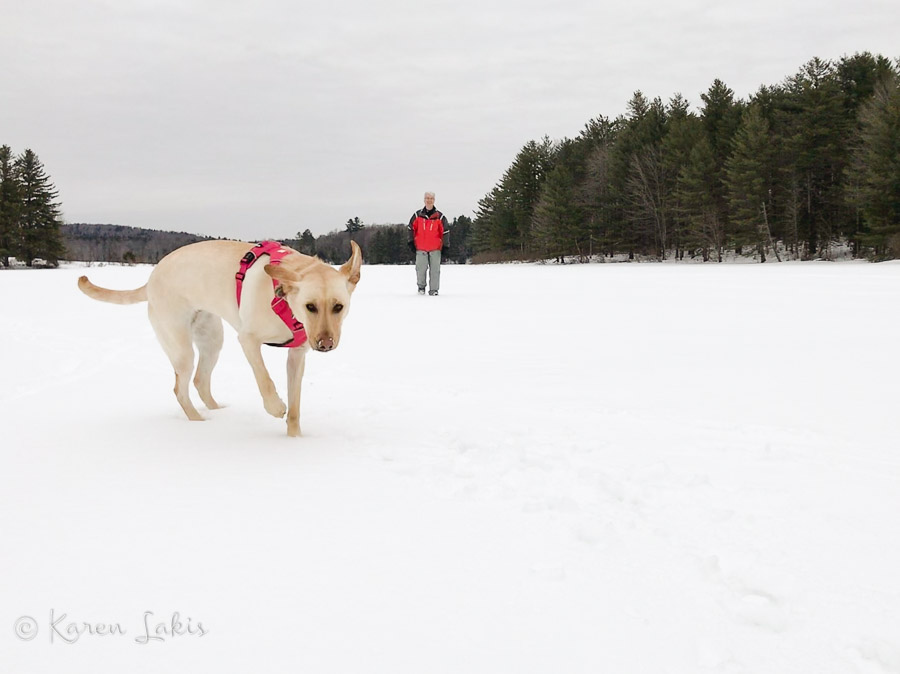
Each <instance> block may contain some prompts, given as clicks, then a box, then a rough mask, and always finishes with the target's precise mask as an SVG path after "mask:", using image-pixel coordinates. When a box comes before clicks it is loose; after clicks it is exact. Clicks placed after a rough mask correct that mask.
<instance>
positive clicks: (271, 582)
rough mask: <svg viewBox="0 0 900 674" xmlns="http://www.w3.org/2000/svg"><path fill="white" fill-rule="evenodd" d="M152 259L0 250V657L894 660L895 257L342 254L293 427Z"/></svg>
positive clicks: (89, 661)
mask: <svg viewBox="0 0 900 674" xmlns="http://www.w3.org/2000/svg"><path fill="white" fill-rule="evenodd" d="M149 271H150V268H149V267H141V266H138V267H133V268H128V267H92V268H90V269H88V270H85V269H83V268H80V267H69V268H64V269H60V270H56V271H49V270H46V271H8V272H0V307H2V318H0V325H2V330H0V354H2V368H0V372H2V378H3V385H2V387H0V415H2V437H0V443H2V444H0V518H2V519H0V577H2V579H3V581H2V584H0V671H2V672H10V673H13V672H16V673H19V674H25V673H28V674H31V673H40V674H44V673H47V674H50V673H54V674H56V673H60V672H67V673H84V674H97V673H106V672H109V673H116V674H119V673H122V672H128V673H129V674H137V673H142V672H148V673H149V672H154V673H156V672H166V673H167V674H177V673H181V672H184V673H188V672H190V673H197V672H204V673H220V672H240V673H247V672H301V673H305V672H309V673H314V674H318V673H342V674H343V673H347V674H359V673H369V672H385V673H390V674H397V673H401V672H402V673H407V672H408V673H411V674H413V673H414V674H422V673H428V674H437V673H444V672H461V673H467V674H468V673H473V672H478V673H482V672H483V673H488V674H501V673H506V672H510V673H516V674H518V673H529V672H534V673H551V672H552V673H557V672H558V673H566V674H569V673H581V672H585V673H587V672H591V673H598V672H609V673H611V674H620V673H621V674H634V673H645V672H646V673H648V674H660V673H663V672H678V673H684V674H697V673H703V672H728V673H741V672H746V673H771V674H787V673H797V674H811V673H815V674H828V673H834V674H847V673H852V672H861V673H870V672H872V673H881V672H900V572H898V569H900V451H898V450H900V434H898V421H897V419H898V409H900V385H898V382H900V311H898V309H900V264H896V263H885V264H878V265H874V264H865V263H837V264H829V263H803V264H789V263H786V264H777V263H776V264H765V265H678V264H641V265H637V264H634V265H627V264H621V265H613V264H605V265H601V264H595V265H583V266H577V265H574V266H565V267H558V266H549V265H548V266H540V265H511V266H484V267H472V266H467V267H452V266H451V267H444V270H443V287H442V295H441V296H440V297H438V298H431V297H419V296H417V295H416V294H415V282H414V271H413V269H412V268H411V267H364V269H363V275H362V280H361V282H360V285H359V289H358V290H357V292H356V294H355V296H354V300H353V307H352V310H351V313H350V316H349V317H348V318H347V321H346V323H345V326H344V335H343V340H342V342H341V345H340V347H339V348H338V349H337V350H336V351H335V352H334V353H330V354H316V353H314V354H311V355H310V357H309V359H308V361H307V362H308V365H307V371H306V378H305V380H304V398H303V406H302V410H301V425H302V428H303V432H304V437H302V438H298V439H292V438H288V437H286V435H285V424H284V422H283V421H280V420H276V419H273V418H272V417H270V416H268V415H267V414H266V412H265V411H264V409H263V406H262V401H261V399H260V397H259V394H258V392H257V391H256V387H255V385H254V382H253V377H252V375H251V372H250V368H249V365H247V363H246V361H245V360H244V358H243V356H242V354H241V353H240V348H239V346H238V344H237V341H236V339H234V336H233V332H232V331H231V330H230V328H228V327H227V326H226V344H225V349H224V351H223V354H222V358H221V360H220V362H219V366H218V368H217V370H216V372H215V373H214V375H213V392H214V395H215V396H216V397H217V398H218V400H219V401H220V402H221V403H223V404H225V405H227V407H226V408H225V409H222V410H217V411H214V412H208V411H205V408H200V409H201V410H203V411H204V413H205V414H206V415H207V417H208V420H207V421H205V422H203V423H191V422H188V421H187V420H186V419H185V418H184V416H183V414H182V412H181V409H180V408H179V406H178V404H177V403H176V401H175V397H174V396H173V395H172V392H171V389H172V385H173V377H172V374H171V369H170V366H169V363H168V361H167V360H166V358H165V356H164V355H163V353H162V351H161V350H160V348H159V347H158V345H157V344H156V341H155V338H154V336H153V333H152V330H151V328H150V325H149V323H148V322H147V319H146V316H145V313H146V310H145V305H135V306H127V307H120V306H113V305H109V304H101V303H98V302H94V301H92V300H89V299H88V298H86V297H85V296H83V295H81V293H79V292H78V290H77V288H76V284H75V281H76V278H77V277H78V276H79V275H80V274H82V273H85V272H86V273H87V274H88V275H89V276H90V278H91V280H92V281H94V282H95V283H97V284H99V285H102V286H106V287H115V288H132V287H137V286H139V285H141V284H143V283H144V281H145V280H146V278H147V276H148V274H149ZM265 355H266V359H267V362H268V363H269V367H270V370H271V372H272V373H273V377H274V378H275V381H276V384H278V386H279V390H280V392H282V393H283V392H284V380H285V377H284V374H283V363H284V357H285V354H284V352H283V351H281V350H277V349H267V350H266V352H265ZM194 400H195V402H196V403H197V404H198V405H199V398H197V397H196V395H195V397H194ZM176 614H177V615H176ZM173 619H174V621H175V623H176V624H175V627H174V630H173V627H172V622H173ZM85 623H87V624H88V625H89V626H90V629H88V627H87V626H86V625H85ZM159 624H163V625H164V627H163V628H158V627H157V625H159ZM148 627H149V631H150V634H149V636H151V637H161V639H156V638H153V639H150V640H149V642H148V643H141V642H142V641H146V640H147V639H146V637H147V636H148V634H147V630H148ZM110 632H111V633H110ZM173 632H174V634H173ZM201 634H202V636H201ZM29 637H33V638H30V640H29V639H28V638H29ZM67 641H74V643H67Z"/></svg>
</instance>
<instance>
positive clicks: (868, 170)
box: [850, 75, 900, 257]
mask: <svg viewBox="0 0 900 674" xmlns="http://www.w3.org/2000/svg"><path fill="white" fill-rule="evenodd" d="M850 171H851V173H853V174H855V176H856V178H857V180H858V183H859V193H858V199H859V200H860V202H861V203H862V210H863V213H864V215H865V220H866V223H867V225H868V232H867V234H866V235H865V236H864V237H863V240H864V242H865V243H866V244H867V245H871V246H874V247H875V248H876V252H878V253H885V252H887V253H890V254H891V256H892V257H900V236H898V235H900V77H898V76H896V75H893V76H890V77H888V78H886V79H885V80H883V81H882V82H881V83H880V84H879V85H878V86H877V87H876V89H875V93H874V95H873V96H872V98H871V99H870V100H869V101H868V102H867V103H865V104H864V105H863V107H862V109H861V110H860V131H859V134H858V141H857V144H856V147H855V149H854V153H853V163H852V166H851V168H850ZM887 246H890V250H889V251H888V250H887V249H886V248H887Z"/></svg>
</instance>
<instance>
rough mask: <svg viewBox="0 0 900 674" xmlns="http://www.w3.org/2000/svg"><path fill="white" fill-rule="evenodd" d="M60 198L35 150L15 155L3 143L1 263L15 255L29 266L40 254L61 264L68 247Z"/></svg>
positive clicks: (0, 165) (0, 156)
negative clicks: (65, 244) (65, 239)
mask: <svg viewBox="0 0 900 674" xmlns="http://www.w3.org/2000/svg"><path fill="white" fill-rule="evenodd" d="M58 198H59V193H58V192H57V190H56V187H54V185H53V183H52V182H50V176H48V175H47V172H46V171H45V169H44V166H43V164H41V161H40V159H38V156H37V155H36V154H35V153H34V152H33V151H31V150H25V151H24V152H23V153H22V154H20V155H18V156H15V155H14V154H13V152H12V149H11V148H10V147H9V145H3V146H0V264H2V265H3V266H4V267H9V265H10V258H11V257H15V258H16V259H17V260H21V261H24V262H25V264H27V265H28V266H31V264H32V262H33V261H34V260H35V259H36V258H40V259H42V260H45V261H46V262H47V263H48V264H51V265H54V266H55V265H57V264H59V260H60V258H62V257H63V255H64V254H65V247H64V246H63V241H62V236H61V234H60V225H61V224H62V221H61V217H60V204H59V202H58Z"/></svg>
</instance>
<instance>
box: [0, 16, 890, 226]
mask: <svg viewBox="0 0 900 674" xmlns="http://www.w3.org/2000/svg"><path fill="white" fill-rule="evenodd" d="M898 36H900V2H898V1H897V0H859V1H858V2H848V1H847V0H841V1H838V0H817V1H816V2H811V1H808V0H800V1H799V2H798V1H796V0H756V1H755V2H750V1H749V0H741V1H740V2H733V1H731V0H718V1H707V0H686V1H682V2H671V1H668V2H662V1H660V0H625V1H623V2H618V3H611V2H598V1H597V0H591V1H588V0H584V1H582V0H551V1H545V2H535V1H531V0H526V1H515V0H500V1H496V2H492V1H491V0H478V1H475V0H447V1H432V0H426V1H422V0H419V1H415V2H414V1H408V0H387V1H385V2H368V1H363V0H344V1H343V2H332V1H330V0H314V1H311V2H310V1H308V2H297V1H296V0H285V1H280V0H254V1H253V2H235V1H232V0H215V1H212V0H210V1H208V2H193V1H191V0H141V1H134V0H79V1H78V2H73V1H71V0H35V1H34V2H30V1H23V0H0V144H7V145H10V146H11V147H12V149H13V151H14V152H16V153H19V152H21V151H22V150H24V149H25V148H31V149H33V150H34V151H35V152H36V153H37V154H38V156H39V157H40V158H41V160H42V161H43V163H44V165H45V167H46V169H47V171H48V172H49V174H50V176H51V178H52V180H53V182H54V183H55V185H56V187H57V188H58V189H59V193H60V200H61V201H62V204H63V215H64V218H65V220H66V221H67V222H93V223H115V224H122V225H132V226H138V227H151V228H156V229H172V230H177V231H188V232H196V233H202V234H209V235H216V236H229V237H236V238H245V239H258V238H262V237H276V238H277V237H288V236H292V235H294V234H295V233H296V232H298V231H302V230H304V229H306V228H309V229H311V230H312V231H313V233H315V234H323V233H325V232H328V231H331V230H333V229H336V228H341V227H342V226H343V223H345V222H346V221H347V219H348V218H352V217H359V218H360V219H361V220H362V221H363V222H364V223H367V224H382V223H390V222H405V221H406V220H407V219H408V218H409V215H410V214H411V213H412V211H413V210H415V209H416V208H418V207H420V206H421V202H422V193H423V192H424V191H425V190H432V191H434V192H436V193H437V201H436V203H437V206H438V208H440V209H441V210H443V211H444V212H445V213H446V214H447V215H448V217H450V218H451V219H452V218H453V217H455V216H457V215H472V213H473V211H474V210H475V208H476V206H477V202H478V200H479V199H480V198H481V197H483V196H484V195H485V194H486V193H487V192H488V191H490V189H491V188H492V187H493V185H494V184H495V183H496V182H497V181H498V180H499V178H500V177H501V175H502V173H503V171H505V170H506V168H507V167H508V166H509V165H510V163H511V162H512V160H513V158H514V157H515V154H516V153H517V152H518V150H519V149H520V148H521V147H522V145H524V144H525V143H526V142H527V141H529V140H531V139H539V138H541V137H542V136H543V135H545V134H546V135H549V136H550V137H551V138H553V139H559V138H562V137H565V136H569V137H574V136H576V135H577V134H578V132H579V131H580V130H581V129H582V128H583V126H584V124H585V123H586V122H587V121H588V120H589V119H591V118H593V117H597V116H599V115H606V116H609V117H615V116H616V115H618V114H620V113H623V112H624V111H625V106H626V103H627V101H628V100H629V99H630V97H631V95H632V93H633V92H634V91H635V90H637V89H640V90H642V91H643V92H644V93H645V94H646V95H647V96H648V97H651V98H652V97H655V96H660V97H662V98H663V99H664V100H668V99H669V98H670V97H671V96H672V95H673V94H675V93H677V92H680V93H682V94H683V95H684V96H685V97H686V98H687V99H688V100H689V101H690V102H691V103H692V104H693V105H694V106H695V108H696V106H697V105H698V103H700V93H702V92H704V91H706V90H707V89H708V87H709V85H710V83H711V82H712V81H713V79H714V78H716V77H718V78H720V79H722V80H724V81H725V83H726V84H728V86H730V87H731V88H732V89H734V91H735V94H736V95H737V96H738V97H741V98H744V97H747V96H748V95H750V94H752V93H753V92H754V91H755V90H756V89H757V88H758V87H759V85H761V84H776V83H778V82H780V81H782V80H783V78H784V77H786V76H787V75H790V74H793V73H795V72H796V71H797V70H799V68H800V66H801V65H802V64H803V63H805V62H806V61H808V60H809V59H810V58H812V57H813V56H819V57H821V58H830V59H837V58H840V57H841V56H842V55H845V54H852V53H854V52H857V51H871V52H873V53H881V54H883V55H885V56H888V57H890V58H895V57H897V56H900V37H898Z"/></svg>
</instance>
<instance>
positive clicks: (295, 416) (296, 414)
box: [287, 348, 306, 437]
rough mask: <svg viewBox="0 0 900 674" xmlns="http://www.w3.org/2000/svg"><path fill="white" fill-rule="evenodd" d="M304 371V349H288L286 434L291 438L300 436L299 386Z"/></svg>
mask: <svg viewBox="0 0 900 674" xmlns="http://www.w3.org/2000/svg"><path fill="white" fill-rule="evenodd" d="M305 369H306V349H305V348H297V349H288V357H287V376H288V413H287V434H288V435H290V436H291V437H296V436H298V435H300V386H301V384H302V383H303V371H304V370H305Z"/></svg>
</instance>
